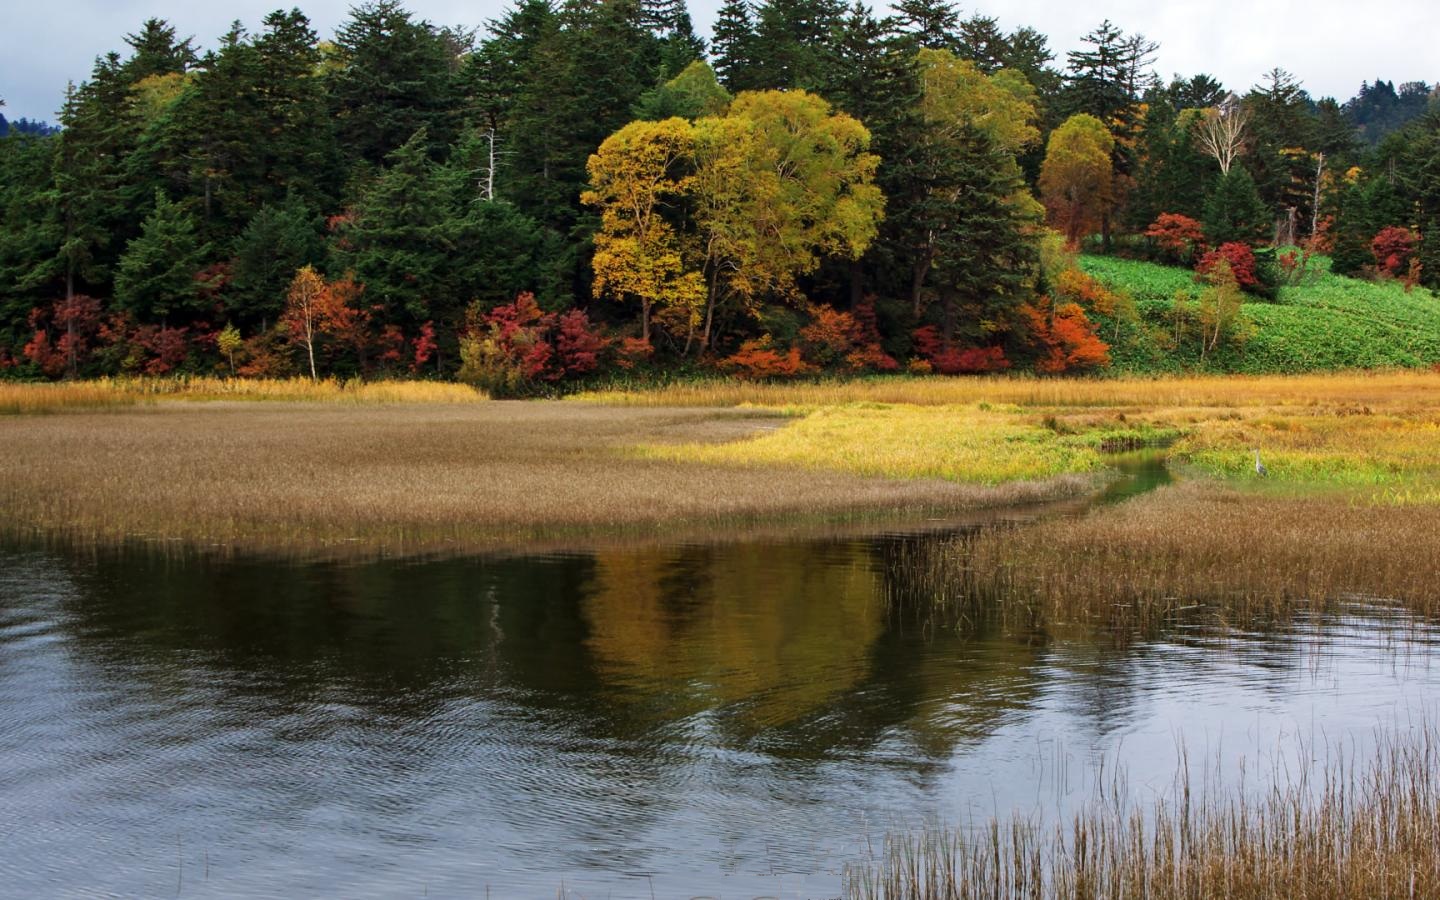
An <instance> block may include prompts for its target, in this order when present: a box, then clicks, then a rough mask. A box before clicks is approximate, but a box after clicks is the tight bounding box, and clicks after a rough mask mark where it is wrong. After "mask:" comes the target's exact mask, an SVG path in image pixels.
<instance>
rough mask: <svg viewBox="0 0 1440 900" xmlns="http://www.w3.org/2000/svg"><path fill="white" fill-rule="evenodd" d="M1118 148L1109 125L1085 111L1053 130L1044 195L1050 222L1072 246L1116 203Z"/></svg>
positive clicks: (1047, 152)
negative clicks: (1114, 168) (1114, 167)
mask: <svg viewBox="0 0 1440 900" xmlns="http://www.w3.org/2000/svg"><path fill="white" fill-rule="evenodd" d="M1114 150H1115V138H1114V136H1113V135H1111V134H1110V129H1108V128H1106V127H1105V124H1104V123H1103V122H1101V121H1100V120H1099V119H1097V118H1095V117H1094V116H1091V115H1088V114H1086V113H1081V114H1079V115H1075V116H1071V117H1070V118H1068V119H1066V120H1065V122H1064V124H1062V125H1061V126H1060V127H1059V128H1056V129H1055V130H1054V131H1053V132H1051V133H1050V141H1049V143H1048V144H1047V145H1046V147H1045V161H1044V162H1043V163H1042V164H1041V166H1040V194H1041V199H1042V200H1043V202H1044V203H1045V209H1046V211H1047V213H1048V214H1049V216H1050V223H1051V224H1052V225H1053V226H1054V227H1056V228H1057V229H1059V230H1060V232H1061V233H1062V234H1064V235H1065V242H1066V243H1067V244H1069V245H1070V246H1072V247H1074V246H1078V245H1079V243H1080V239H1081V238H1083V237H1084V236H1085V235H1086V234H1089V233H1090V232H1093V231H1094V230H1095V228H1096V227H1097V226H1098V224H1099V223H1100V221H1101V220H1102V219H1103V217H1104V215H1105V214H1106V213H1107V212H1108V211H1109V209H1110V207H1111V205H1112V204H1113V202H1114V184H1113V181H1114V174H1113V171H1112V169H1111V163H1110V157H1111V154H1112V153H1113V152H1114Z"/></svg>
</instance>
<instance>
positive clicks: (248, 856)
mask: <svg viewBox="0 0 1440 900" xmlns="http://www.w3.org/2000/svg"><path fill="white" fill-rule="evenodd" d="M932 539H933V538H929V537H923V536H910V537H897V538H874V539H865V540H830V541H808V542H807V541H791V542H783V541H782V542H775V541H771V542H764V543H756V544H730V545H723V546H704V547H699V546H676V547H650V548H636V549H625V550H606V551H601V552H596V553H593V554H583V555H569V556H556V557H548V558H511V559H500V558H497V559H452V560H445V561H425V562H415V561H408V562H407V561H380V562H373V563H366V564H340V563H308V564H299V563H288V562H277V561H273V560H264V559H215V558H204V557H202V558H186V557H175V556H169V557H167V556H163V555H157V554H147V553H136V552H127V551H110V552H98V553H90V554H69V555H64V554H57V553H54V552H41V551H37V550H33V549H26V548H23V547H14V546H12V547H10V548H9V549H0V805H3V809H0V813H3V814H0V822H3V823H9V824H8V825H4V824H0V829H5V828H8V829H9V831H8V832H4V833H0V840H3V841H4V842H5V843H4V846H6V847H7V850H6V851H5V852H4V853H3V854H0V878H3V879H4V883H5V884H6V885H7V890H9V889H13V890H16V891H17V892H18V893H21V894H65V893H87V892H95V893H111V894H123V895H129V894H153V893H162V892H163V893H175V892H179V893H182V894H184V895H199V896H208V895H215V896H237V895H262V896H276V895H286V896H288V895H295V894H326V895H337V894H338V895H345V896H357V897H359V896H393V895H395V894H397V893H400V894H413V893H422V892H428V893H429V894H430V895H433V896H444V895H450V894H453V895H464V896H475V895H477V894H480V893H482V892H483V891H484V890H485V889H486V887H487V886H488V887H489V888H490V889H491V890H492V891H493V892H494V895H495V896H521V897H525V896H554V895H555V893H556V891H557V889H558V888H559V887H560V886H561V884H562V883H563V884H565V885H568V886H571V887H576V888H579V889H580V890H581V891H582V893H584V895H585V896H595V895H604V894H606V893H607V892H609V893H611V894H613V895H614V896H648V892H649V890H650V887H651V886H652V885H653V886H654V888H655V890H656V892H657V896H673V895H677V894H679V895H683V896H691V895H692V894H694V893H699V892H709V893H712V894H723V895H725V896H730V895H754V894H785V895H793V894H796V893H798V894H799V895H801V896H804V895H807V894H820V895H824V894H831V893H834V892H835V890H836V888H837V886H838V881H837V874H836V873H838V871H839V870H840V868H841V866H842V865H843V864H844V862H845V860H846V859H847V858H849V856H850V855H851V854H853V853H854V852H855V851H856V850H857V849H858V848H859V847H860V846H861V845H862V844H863V842H864V841H866V840H867V839H874V838H875V837H876V836H877V834H878V832H879V831H881V830H883V829H884V827H886V826H887V825H891V824H894V823H896V822H914V821H916V820H918V819H923V818H926V817H943V818H948V819H956V818H962V817H964V816H966V815H970V814H981V815H988V814H989V813H990V812H992V811H995V810H997V809H998V810H1001V811H1007V810H1010V809H1014V808H1022V809H1024V808H1034V807H1037V806H1041V805H1047V804H1051V802H1052V801H1053V800H1055V799H1057V798H1059V799H1064V798H1066V797H1069V796H1072V795H1075V794H1076V793H1077V792H1080V791H1082V790H1083V788H1082V786H1081V785H1080V784H1079V782H1078V781H1077V780H1076V779H1075V778H1074V777H1073V774H1072V773H1073V772H1074V771H1076V770H1078V768H1079V767H1081V766H1082V763H1083V762H1084V761H1085V760H1087V759H1093V758H1094V757H1096V756H1097V755H1100V754H1106V755H1117V754H1118V755H1119V756H1120V757H1121V758H1122V759H1123V760H1124V761H1126V762H1127V764H1129V765H1131V766H1132V768H1134V769H1135V771H1136V775H1137V777H1138V778H1140V779H1141V780H1142V781H1143V780H1145V779H1149V780H1151V781H1156V782H1159V781H1163V780H1167V779H1168V776H1169V774H1170V773H1171V772H1172V771H1173V765H1174V759H1175V753H1174V749H1175V743H1176V740H1177V737H1184V738H1185V739H1187V740H1193V741H1196V742H1197V743H1198V744H1199V745H1201V747H1200V749H1204V748H1205V747H1208V746H1210V745H1211V742H1212V741H1213V742H1214V746H1216V747H1229V746H1232V745H1237V746H1238V747H1239V748H1240V749H1254V748H1256V747H1262V746H1264V745H1265V741H1266V740H1268V739H1271V738H1273V737H1274V736H1276V735H1281V734H1286V733H1293V732H1294V731H1296V729H1297V728H1300V727H1302V726H1303V724H1304V723H1305V722H1309V723H1310V727H1311V728H1312V729H1314V728H1315V727H1316V724H1317V723H1319V724H1320V725H1323V726H1324V727H1326V728H1331V727H1333V728H1337V729H1344V728H1357V727H1364V728H1369V727H1370V726H1371V725H1373V724H1374V722H1375V716H1376V712H1375V710H1376V707H1377V705H1378V706H1379V707H1380V708H1382V709H1384V710H1386V711H1388V712H1389V713H1390V714H1392V715H1393V714H1396V713H1398V712H1403V711H1405V710H1408V709H1411V708H1412V707H1416V706H1418V705H1420V704H1421V703H1422V702H1423V692H1424V691H1426V690H1430V689H1433V688H1434V687H1437V686H1440V677H1437V675H1436V673H1434V672H1432V671H1431V667H1430V665H1429V661H1430V659H1431V658H1432V656H1433V649H1434V644H1433V643H1432V642H1431V635H1430V632H1428V631H1427V630H1425V629H1424V628H1423V627H1419V626H1415V625H1414V623H1410V622H1408V621H1407V620H1404V619H1403V618H1394V617H1390V618H1385V617H1383V616H1378V615H1376V614H1375V612H1374V611H1366V610H1360V611H1356V612H1355V613H1353V614H1352V615H1350V616H1348V617H1338V618H1335V619H1332V620H1328V621H1322V622H1316V623H1312V624H1308V625H1304V626H1296V627H1293V628H1290V629H1288V630H1280V631H1277V632H1272V633H1266V634H1262V635H1253V636H1245V635H1239V636H1236V635H1229V636H1220V635H1216V634H1215V633H1213V632H1206V631H1199V630H1197V631H1188V632H1179V633H1177V634H1175V635H1173V636H1171V637H1170V638H1169V639H1167V640H1166V641H1163V642H1156V643H1151V644H1139V645H1135V646H1131V647H1127V648H1119V647H1116V646H1115V645H1113V644H1111V643H1109V642H1106V641H1103V640H1099V641H1097V640H1092V639H1090V637H1089V636H1087V635H1085V634H1084V633H1083V632H1077V631H1074V630H1066V631H1053V632H1049V633H1044V632H1041V633H1027V634H1011V633H1005V632H1003V631H1001V630H1000V629H999V628H998V627H996V626H995V625H994V624H993V623H986V622H984V621H975V622H970V623H968V625H967V626H966V627H965V628H963V629H960V630H934V629H929V628H926V627H923V626H922V625H919V624H917V623H916V622H915V621H913V620H910V619H907V618H906V617H903V616H895V615H891V614H889V612H888V611H887V607H886V605H885V603H884V602H883V601H884V598H886V597H887V596H893V595H894V594H895V593H896V592H897V591H904V590H910V589H912V588H911V587H909V586H908V585H910V581H911V580H910V579H908V578H907V577H906V576H907V572H906V571H905V565H906V560H907V559H911V558H913V554H909V553H907V552H905V546H906V542H915V541H926V540H932ZM1401 646H1403V647H1404V648H1405V649H1406V653H1405V654H1404V655H1403V657H1400V656H1397V655H1396V654H1395V653H1394V652H1393V651H1394V650H1395V649H1396V648H1397V647H1401ZM1399 659H1403V662H1397V660H1399ZM207 868H208V876H207V874H206V873H207ZM787 892H788V893H787Z"/></svg>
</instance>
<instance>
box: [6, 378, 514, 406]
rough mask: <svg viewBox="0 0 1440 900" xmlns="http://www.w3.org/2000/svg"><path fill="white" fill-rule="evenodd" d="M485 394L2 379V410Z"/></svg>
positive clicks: (424, 386)
mask: <svg viewBox="0 0 1440 900" xmlns="http://www.w3.org/2000/svg"><path fill="white" fill-rule="evenodd" d="M484 399H486V398H485V395H484V394H482V393H480V392H478V391H476V390H475V389H474V388H472V387H469V386H467V385H462V384H451V383H449V382H439V381H359V380H352V381H339V380H336V379H333V378H330V379H322V380H320V381H311V380H309V379H306V378H290V379H247V378H205V377H187V378H102V379H96V380H94V381H76V382H59V383H55V384H48V383H46V384H24V383H17V382H8V383H7V382H0V414H9V415H15V414H25V413H47V412H63V411H67V410H87V409H108V408H118V407H129V406H136V405H140V404H149V403H154V402H156V401H160V400H193V401H214V400H254V401H260V400H268V401H282V402H306V403H342V404H347V403H348V404H373V403H474V402H476V401H479V400H484Z"/></svg>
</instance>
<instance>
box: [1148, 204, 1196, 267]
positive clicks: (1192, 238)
mask: <svg viewBox="0 0 1440 900" xmlns="http://www.w3.org/2000/svg"><path fill="white" fill-rule="evenodd" d="M1145 236H1146V237H1147V238H1150V239H1151V240H1152V241H1154V242H1155V246H1156V247H1157V248H1158V249H1159V250H1160V252H1161V254H1163V255H1164V256H1166V257H1169V258H1170V259H1172V260H1174V261H1176V262H1189V261H1190V260H1193V259H1194V258H1195V257H1196V256H1197V255H1199V254H1201V253H1204V252H1205V226H1203V225H1201V224H1200V223H1199V222H1197V221H1195V220H1194V219H1192V218H1190V217H1189V216H1182V215H1179V214H1177V213H1161V214H1160V215H1159V216H1158V217H1157V218H1156V219H1155V221H1154V222H1152V223H1150V227H1149V228H1147V229H1145Z"/></svg>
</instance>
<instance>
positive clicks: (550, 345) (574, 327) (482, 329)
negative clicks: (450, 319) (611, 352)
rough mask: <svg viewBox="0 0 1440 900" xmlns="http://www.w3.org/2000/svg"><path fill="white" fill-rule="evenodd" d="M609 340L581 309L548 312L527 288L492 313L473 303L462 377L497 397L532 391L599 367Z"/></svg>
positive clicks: (464, 343)
mask: <svg viewBox="0 0 1440 900" xmlns="http://www.w3.org/2000/svg"><path fill="white" fill-rule="evenodd" d="M610 344H611V341H610V339H609V338H607V337H605V336H604V335H602V334H601V333H600V332H599V331H597V330H596V329H595V328H594V327H593V326H592V325H591V324H590V318H589V316H588V315H586V313H585V312H584V311H583V310H578V309H572V310H570V311H568V312H566V313H564V314H559V313H553V312H545V311H544V310H542V309H541V308H540V305H539V303H537V302H536V300H535V295H534V294H532V293H530V292H528V291H527V292H525V293H522V294H520V295H519V296H518V297H516V298H515V301H514V302H513V303H508V304H506V305H504V306H497V307H496V308H495V309H493V310H491V311H490V312H488V313H485V312H482V311H481V310H480V308H479V307H478V306H476V305H472V306H471V307H470V310H469V312H468V313H467V315H466V326H465V330H464V332H463V334H462V335H461V338H460V360H461V367H460V376H459V377H460V380H462V381H467V382H469V383H471V384H475V385H478V386H480V387H483V388H485V389H486V390H488V391H490V392H491V393H493V394H496V395H497V396H517V395H524V394H528V393H534V392H536V391H537V390H539V389H540V388H542V387H543V386H544V385H546V384H554V383H556V382H559V381H562V380H564V379H567V378H578V377H581V376H584V375H588V374H589V373H591V372H593V371H595V370H596V369H597V368H598V367H599V366H600V363H601V355H602V354H604V353H605V352H606V350H607V349H608V348H609V347H610Z"/></svg>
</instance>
